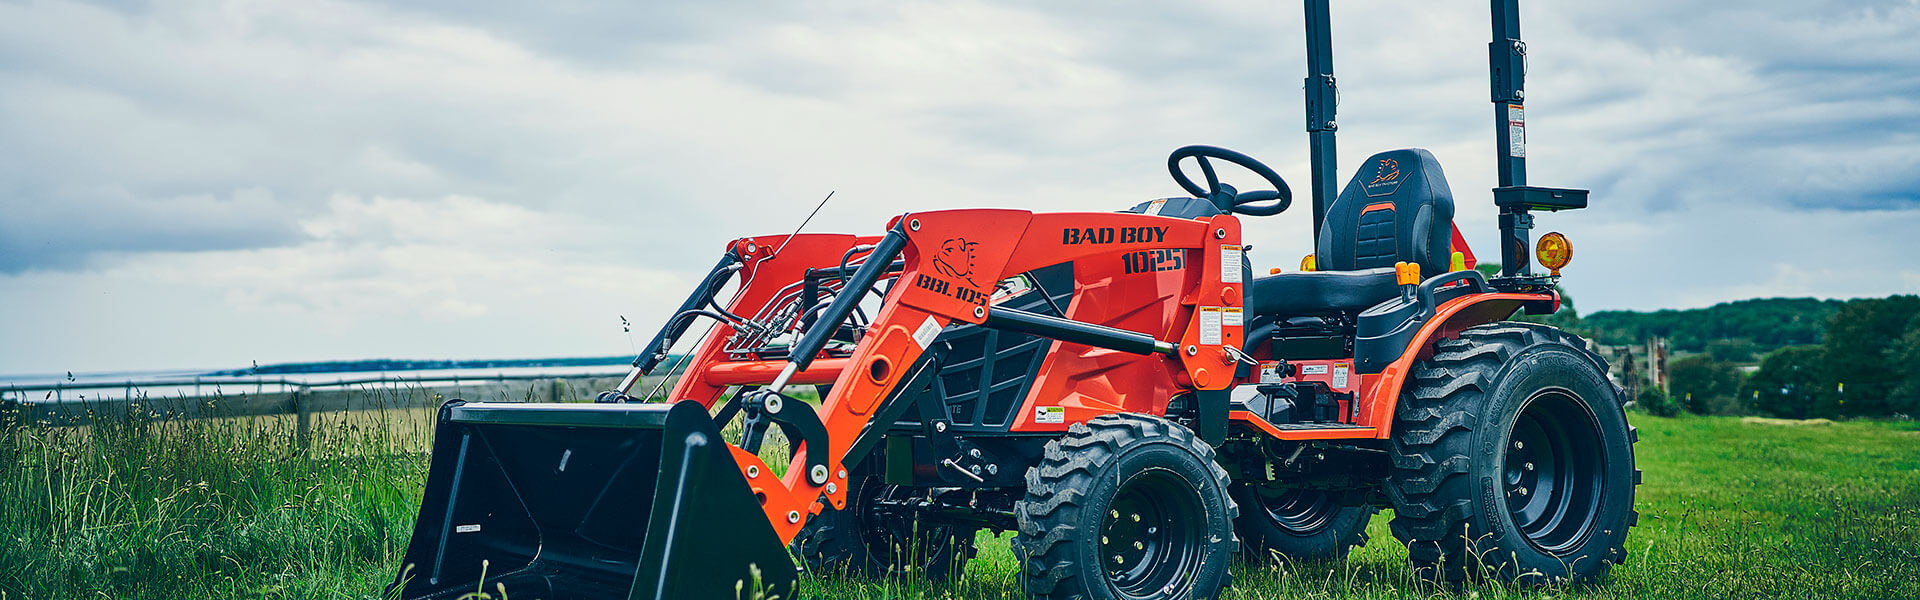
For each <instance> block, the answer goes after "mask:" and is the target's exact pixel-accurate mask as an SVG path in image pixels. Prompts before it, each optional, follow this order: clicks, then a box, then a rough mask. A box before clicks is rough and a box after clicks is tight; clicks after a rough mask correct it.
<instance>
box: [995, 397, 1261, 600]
mask: <svg viewBox="0 0 1920 600" xmlns="http://www.w3.org/2000/svg"><path fill="white" fill-rule="evenodd" d="M1228 483H1229V482H1228V479H1227V472H1226V470H1225V469H1222V468H1220V465H1218V464H1215V463H1214V451H1213V447H1212V446H1209V445H1207V443H1206V442H1204V441H1201V440H1200V439H1199V437H1197V436H1195V435H1194V434H1193V432H1192V431H1191V430H1188V429H1187V428H1186V427H1183V426H1181V425H1179V424H1177V423H1174V422H1172V421H1168V420H1166V419H1162V418H1159V417H1153V416H1147V415H1137V414H1113V415H1103V416H1100V417H1096V418H1094V419H1093V420H1091V421H1088V422H1086V423H1079V424H1075V425H1073V426H1072V427H1070V428H1068V430H1067V435H1066V436H1065V437H1062V438H1060V439H1057V440H1054V441H1052V442H1048V443H1047V446H1046V451H1045V455H1044V458H1043V460H1042V461H1041V462H1040V464H1039V465H1037V466H1035V467H1033V468H1032V469H1029V470H1028V471H1027V493H1026V496H1025V497H1024V498H1023V499H1021V501H1020V502H1018V503H1017V504H1015V505H1014V514H1015V517H1016V518H1017V519H1018V521H1019V527H1020V531H1019V534H1018V535H1017V536H1016V537H1015V538H1014V556H1015V557H1017V558H1019V560H1020V565H1021V569H1020V570H1021V576H1022V579H1023V580H1024V581H1025V583H1026V588H1027V594H1028V595H1029V596H1031V597H1034V598H1059V599H1067V598H1076V599H1081V598H1084V599H1091V600H1109V599H1133V598H1167V599H1189V598H1215V597H1218V596H1219V595H1220V590H1221V589H1222V588H1224V587H1226V585H1227V581H1228V576H1229V575H1228V572H1227V567H1228V563H1229V562H1231V559H1232V557H1233V552H1234V551H1235V550H1236V549H1237V548H1238V546H1239V542H1238V540H1236V539H1234V533H1233V518H1234V515H1235V514H1236V508H1235V506H1234V503H1233V499H1232V498H1230V497H1228V495H1227V485H1228Z"/></svg>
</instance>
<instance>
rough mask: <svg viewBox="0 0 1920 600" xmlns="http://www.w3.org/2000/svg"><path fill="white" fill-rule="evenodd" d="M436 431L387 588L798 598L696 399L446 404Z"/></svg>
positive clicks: (531, 596)
mask: <svg viewBox="0 0 1920 600" xmlns="http://www.w3.org/2000/svg"><path fill="white" fill-rule="evenodd" d="M435 433H436V435H435V439H434V444H433V458H432V464H431V466H430V467H429V469H428V473H427V489H426V494H425V498H423V499H422V502H421V508H420V517H419V519H418V521H417V522H416V524H415V525H414V530H413V539H412V542H411V543H410V544H409V545H408V547H407V557H406V562H405V566H403V567H402V570H401V573H400V575H399V576H398V577H397V578H395V580H394V582H393V584H391V585H389V586H388V588H387V590H388V593H387V597H389V598H402V599H406V600H414V599H436V600H437V599H453V598H459V597H462V596H463V595H466V594H472V593H474V592H485V593H487V594H489V595H491V596H492V597H493V598H496V599H497V598H500V597H501V594H500V589H501V586H504V589H505V592H506V594H505V596H506V597H508V598H513V599H514V600H521V599H526V600H535V599H545V600H570V599H588V598H592V599H601V598H614V599H644V600H668V599H679V598H754V597H766V598H774V597H779V598H790V597H792V596H793V586H794V583H795V579H796V570H795V567H794V564H793V561H792V559H791V558H790V557H789V556H788V555H787V550H786V547H785V546H784V545H782V544H781V543H780V538H779V536H778V535H776V534H775V533H774V530H773V526H772V525H770V524H768V522H767V518H766V515H765V513H763V512H762V510H761V508H760V504H759V502H758V500H756V499H755V497H754V496H753V493H752V491H751V490H750V489H749V488H748V487H747V483H746V479H745V478H743V477H742V476H741V475H740V470H739V467H738V466H737V465H736V463H735V462H734V460H733V457H732V455H731V454H730V453H729V451H728V450H727V445H726V444H725V443H724V442H723V441H722V439H721V437H720V431H719V430H718V429H717V428H716V427H715V425H714V423H713V420H712V418H711V417H709V416H708V415H707V412H706V411H705V410H704V409H703V408H702V407H701V406H700V405H699V404H698V403H694V402H682V403H678V404H673V405H666V404H519V403H466V402H462V401H459V400H455V401H451V402H448V403H447V404H446V405H444V406H442V407H441V408H440V415H439V425H438V426H437V430H436V432H435ZM476 597H479V596H476Z"/></svg>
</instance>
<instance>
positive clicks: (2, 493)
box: [0, 390, 431, 598]
mask: <svg viewBox="0 0 1920 600" xmlns="http://www.w3.org/2000/svg"><path fill="white" fill-rule="evenodd" d="M367 393H368V394H375V395H384V396H387V398H385V400H390V401H391V402H390V403H388V404H389V405H390V406H393V407H395V408H392V409H384V410H374V411H364V412H355V413H332V414H325V413H323V414H319V415H315V416H314V420H313V421H312V428H311V433H310V435H309V436H307V440H306V444H305V446H304V447H303V446H302V444H301V443H300V439H299V436H297V435H296V431H295V421H294V418H293V417H248V418H226V419H196V420H179V421H157V420H154V419H153V415H152V413H144V412H143V411H139V410H134V411H130V412H132V413H133V416H131V417H128V418H126V419H119V420H102V421H101V422H98V423H96V424H94V425H92V426H90V427H51V426H45V425H44V424H36V423H19V422H17V420H16V422H12V423H7V424H4V425H0V457H3V458H0V592H4V593H5V594H6V595H7V596H9V597H10V598H319V597H342V596H340V595H338V594H337V593H335V591H336V590H342V589H356V590H361V591H363V592H364V594H350V595H347V596H345V597H359V596H360V595H369V596H370V595H374V594H375V593H377V592H378V591H379V588H380V586H381V585H382V584H383V583H384V581H383V579H384V578H385V577H391V573H390V572H389V569H391V567H390V565H395V564H398V563H399V561H400V556H401V553H402V552H403V550H404V545H405V543H406V541H407V537H408V535H409V534H410V533H411V527H412V523H413V517H414V513H415V511H416V510H417V509H418V502H419V496H420V490H421V488H422V485H423V483H424V481H423V478H424V475H425V472H426V459H425V456H424V454H423V452H424V450H425V448H426V447H427V441H428V439H429V436H430V435H431V432H430V431H429V430H428V425H429V423H430V422H431V420H430V419H428V418H427V416H426V415H427V412H428V409H425V408H414V409H406V408H399V407H402V406H424V405H427V403H426V402H427V401H426V400H423V399H418V398H410V397H408V396H410V395H413V394H417V393H419V392H418V391H417V390H414V391H408V390H398V391H394V390H380V391H372V390H370V391H368V392H367ZM217 402H218V401H217V400H216V401H215V403H216V404H217ZM0 418H6V417H0ZM373 565H380V566H381V568H378V569H373V568H369V567H370V566H373Z"/></svg>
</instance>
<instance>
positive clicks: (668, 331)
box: [633, 250, 741, 374]
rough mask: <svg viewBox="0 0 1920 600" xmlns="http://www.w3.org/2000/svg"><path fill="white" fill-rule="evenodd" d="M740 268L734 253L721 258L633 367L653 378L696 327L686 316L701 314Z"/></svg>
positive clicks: (691, 319)
mask: <svg viewBox="0 0 1920 600" xmlns="http://www.w3.org/2000/svg"><path fill="white" fill-rule="evenodd" d="M740 266H741V265H740V256H739V255H737V254H734V253H733V251H732V250H728V251H727V252H726V253H725V254H722V255H720V262H719V263H718V264H715V265H713V270H711V271H708V272H707V277H706V279H704V280H701V282H700V285H698V286H695V287H694V288H693V293H692V294H689V295H688V296H687V300H686V301H685V302H681V303H680V309H679V310H676V311H673V318H672V319H668V320H667V324H666V326H665V327H661V328H660V332H659V333H655V334H653V341H651V342H647V347H646V349H645V350H642V351H641V352H640V356H639V357H637V358H634V359H633V367H634V368H636V369H639V370H640V372H641V373H642V374H651V373H652V372H653V368H654V367H657V366H660V361H663V360H666V359H667V352H668V351H670V350H672V349H673V343H674V341H676V340H679V339H680V336H681V335H682V334H685V333H686V332H687V327H688V326H690V325H692V324H693V318H692V317H690V316H684V315H686V314H687V313H690V312H698V311H699V310H700V308H701V307H703V306H706V305H707V303H709V302H712V301H713V297H714V296H716V295H718V294H719V293H720V288H723V287H726V286H727V281H729V280H731V279H733V274H734V273H735V272H738V271H739V270H740ZM722 320H724V319H722Z"/></svg>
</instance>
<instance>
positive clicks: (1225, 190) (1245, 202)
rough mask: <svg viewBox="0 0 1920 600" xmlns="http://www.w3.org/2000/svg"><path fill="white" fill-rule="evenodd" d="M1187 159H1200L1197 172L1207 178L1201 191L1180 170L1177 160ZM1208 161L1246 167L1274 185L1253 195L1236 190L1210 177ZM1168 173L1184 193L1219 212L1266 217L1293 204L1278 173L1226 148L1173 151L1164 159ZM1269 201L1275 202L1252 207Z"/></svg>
mask: <svg viewBox="0 0 1920 600" xmlns="http://www.w3.org/2000/svg"><path fill="white" fill-rule="evenodd" d="M1189 157H1196V158H1198V159H1199V160H1200V172H1201V173H1204V174H1206V176H1207V187H1205V188H1202V187H1200V186H1199V185H1196V184H1195V183H1194V182H1193V180H1192V179H1188V178H1187V174H1186V173H1185V172H1183V171H1181V170H1180V161H1182V160H1186V159H1187V158H1189ZM1210 158H1217V159H1220V160H1224V161H1227V162H1230V163H1233V164H1236V165H1240V166H1241V167H1245V168H1246V169H1247V170H1249V171H1253V172H1254V174H1256V175H1259V176H1261V177H1263V178H1266V180H1267V183H1270V184H1273V189H1271V190H1258V191H1252V192H1241V191H1238V190H1235V189H1233V186H1231V185H1227V184H1225V183H1221V182H1220V177H1219V176H1217V175H1214V174H1213V165H1212V164H1211V163H1209V162H1208V161H1207V159H1210ZM1167 172H1169V173H1172V174H1173V180H1174V181H1175V182H1177V183H1179V184H1180V187H1181V188H1183V189H1185V190H1187V193H1189V194H1193V195H1195V196H1198V197H1201V198H1206V199H1207V200H1208V201H1211V202H1213V205H1214V206H1215V207H1218V208H1219V209H1220V210H1222V211H1228V212H1236V213H1240V214H1243V215H1251V216H1255V217H1266V216H1272V215H1277V214H1280V212H1281V211H1284V210H1286V209H1287V206H1288V205H1291V204H1293V189H1292V188H1289V187H1287V180H1285V179H1281V178H1280V174H1279V173H1275V172H1273V169H1272V168H1271V167H1268V166H1266V165H1263V164H1260V161H1257V160H1254V159H1253V157H1251V156H1247V155H1245V154H1241V153H1239V152H1234V151H1232V150H1228V149H1226V148H1221V147H1218V146H1187V147H1184V148H1181V149H1179V150H1174V151H1173V155H1171V156H1168V157H1167ZM1268 200H1272V201H1274V202H1273V203H1271V204H1253V203H1255V202H1264V201H1268Z"/></svg>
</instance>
